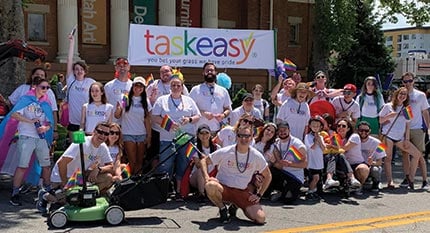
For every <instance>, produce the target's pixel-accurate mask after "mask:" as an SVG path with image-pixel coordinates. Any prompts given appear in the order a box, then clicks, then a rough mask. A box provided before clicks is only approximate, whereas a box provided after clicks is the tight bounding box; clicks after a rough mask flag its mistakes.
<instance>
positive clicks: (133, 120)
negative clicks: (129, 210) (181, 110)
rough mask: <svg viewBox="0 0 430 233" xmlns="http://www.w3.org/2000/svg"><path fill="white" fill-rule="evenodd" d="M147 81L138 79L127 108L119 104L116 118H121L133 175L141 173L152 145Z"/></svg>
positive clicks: (127, 100) (129, 97) (128, 98)
mask: <svg viewBox="0 0 430 233" xmlns="http://www.w3.org/2000/svg"><path fill="white" fill-rule="evenodd" d="M145 83H146V82H145V80H144V79H143V78H142V77H136V78H134V80H133V85H132V86H131V89H130V91H129V96H128V97H126V98H125V99H126V100H125V101H124V104H125V108H123V106H121V105H120V104H117V106H116V110H115V118H117V119H120V118H121V127H122V132H123V134H124V148H125V152H126V154H127V159H128V162H129V164H130V170H131V174H133V175H135V174H138V173H141V172H142V171H141V170H142V166H143V161H144V159H145V154H146V149H147V148H148V147H149V146H150V145H151V115H150V104H149V100H148V98H147V96H146V90H145Z"/></svg>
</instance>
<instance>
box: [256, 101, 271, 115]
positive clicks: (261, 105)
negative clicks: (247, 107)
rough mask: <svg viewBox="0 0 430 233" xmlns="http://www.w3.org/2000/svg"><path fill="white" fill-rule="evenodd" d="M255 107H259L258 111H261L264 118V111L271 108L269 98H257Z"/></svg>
mask: <svg viewBox="0 0 430 233" xmlns="http://www.w3.org/2000/svg"><path fill="white" fill-rule="evenodd" d="M254 108H256V109H258V111H260V113H261V116H262V117H263V118H262V119H264V111H266V109H269V108H270V106H269V102H267V100H265V99H259V100H257V99H255V100H254Z"/></svg>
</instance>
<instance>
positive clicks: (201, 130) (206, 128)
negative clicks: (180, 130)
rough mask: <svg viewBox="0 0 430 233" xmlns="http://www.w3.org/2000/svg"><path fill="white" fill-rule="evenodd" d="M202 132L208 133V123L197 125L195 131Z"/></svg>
mask: <svg viewBox="0 0 430 233" xmlns="http://www.w3.org/2000/svg"><path fill="white" fill-rule="evenodd" d="M202 132H207V133H210V132H211V129H210V128H209V126H208V125H206V124H202V125H200V126H199V128H198V129H197V133H202Z"/></svg>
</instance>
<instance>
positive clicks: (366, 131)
mask: <svg viewBox="0 0 430 233" xmlns="http://www.w3.org/2000/svg"><path fill="white" fill-rule="evenodd" d="M358 132H365V133H369V132H370V129H358Z"/></svg>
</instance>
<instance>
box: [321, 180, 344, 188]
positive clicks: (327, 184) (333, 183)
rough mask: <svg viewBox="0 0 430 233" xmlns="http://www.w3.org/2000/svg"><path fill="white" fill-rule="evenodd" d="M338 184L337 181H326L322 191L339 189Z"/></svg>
mask: <svg viewBox="0 0 430 233" xmlns="http://www.w3.org/2000/svg"><path fill="white" fill-rule="evenodd" d="M339 185H340V183H339V181H337V180H333V179H328V180H326V182H325V184H324V185H323V189H328V188H331V187H339Z"/></svg>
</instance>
